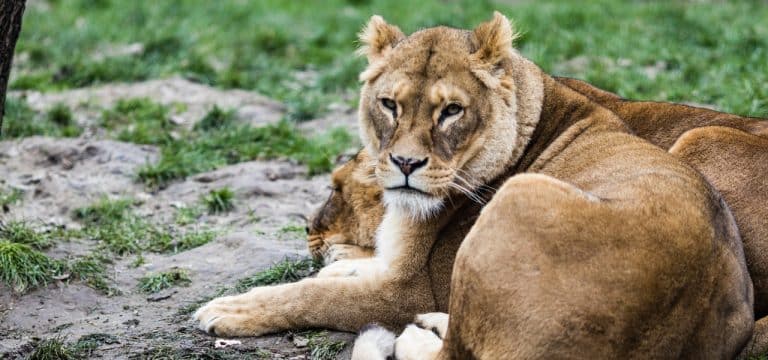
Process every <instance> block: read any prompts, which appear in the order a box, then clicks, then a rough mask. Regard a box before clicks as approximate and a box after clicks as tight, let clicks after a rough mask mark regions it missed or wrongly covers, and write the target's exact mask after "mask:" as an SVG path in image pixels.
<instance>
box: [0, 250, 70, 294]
mask: <svg viewBox="0 0 768 360" xmlns="http://www.w3.org/2000/svg"><path fill="white" fill-rule="evenodd" d="M58 269H59V265H58V263H57V262H56V261H54V260H52V259H51V258H49V257H47V256H45V255H44V254H43V253H41V252H39V251H37V250H35V249H33V248H32V247H30V246H29V245H26V244H20V243H15V242H11V241H8V240H2V239H0V281H2V282H3V283H4V284H6V285H7V286H9V287H10V288H11V289H13V291H15V292H17V293H25V292H26V291H27V290H29V289H33V288H36V287H38V286H45V285H47V284H48V283H50V282H51V281H52V280H53V275H54V274H55V273H57V272H58Z"/></svg>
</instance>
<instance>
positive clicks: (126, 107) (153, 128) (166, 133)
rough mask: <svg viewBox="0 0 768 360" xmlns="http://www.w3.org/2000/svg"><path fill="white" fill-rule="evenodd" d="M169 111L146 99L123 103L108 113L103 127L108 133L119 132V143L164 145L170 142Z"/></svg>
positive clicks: (170, 123) (103, 117)
mask: <svg viewBox="0 0 768 360" xmlns="http://www.w3.org/2000/svg"><path fill="white" fill-rule="evenodd" d="M168 112H169V109H168V108H167V107H165V106H163V105H161V104H158V103H155V102H153V101H151V100H149V99H147V98H135V99H120V100H118V101H117V103H116V104H115V105H114V107H113V108H112V109H109V110H105V111H104V112H103V113H102V116H101V124H102V126H104V127H105V128H107V129H119V130H118V133H117V139H118V140H121V141H128V142H133V143H137V144H164V143H166V142H169V141H170V140H171V130H173V128H174V126H173V123H172V122H171V121H170V120H169V118H168Z"/></svg>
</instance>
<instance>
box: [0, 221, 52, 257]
mask: <svg viewBox="0 0 768 360" xmlns="http://www.w3.org/2000/svg"><path fill="white" fill-rule="evenodd" d="M0 239H6V240H8V241H10V242H12V243H17V244H24V245H28V246H29V247H31V248H33V249H36V250H43V249H47V248H49V247H50V246H51V245H53V240H52V238H51V236H50V235H49V234H45V233H42V232H39V231H36V230H35V229H34V228H32V226H31V225H30V224H29V223H28V222H26V221H9V222H7V223H2V222H0Z"/></svg>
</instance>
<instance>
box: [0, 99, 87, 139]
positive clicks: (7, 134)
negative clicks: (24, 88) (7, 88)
mask: <svg viewBox="0 0 768 360" xmlns="http://www.w3.org/2000/svg"><path fill="white" fill-rule="evenodd" d="M80 133H82V129H81V128H80V127H79V126H77V125H76V124H75V123H74V120H73V119H72V114H71V112H70V110H69V108H67V107H66V106H65V105H62V104H58V105H55V106H54V107H52V108H51V109H50V110H49V111H48V113H46V114H38V113H36V112H35V111H34V110H32V109H31V108H30V107H29V105H27V103H26V101H25V100H23V99H19V98H15V97H8V98H7V99H6V102H5V117H4V118H3V129H2V135H0V140H5V139H13V138H21V137H27V136H34V135H45V136H55V137H77V136H79V135H80Z"/></svg>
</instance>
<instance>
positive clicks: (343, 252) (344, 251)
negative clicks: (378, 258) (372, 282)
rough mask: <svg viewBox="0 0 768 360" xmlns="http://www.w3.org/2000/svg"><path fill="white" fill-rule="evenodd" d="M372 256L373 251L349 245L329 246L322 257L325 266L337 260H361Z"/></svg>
mask: <svg viewBox="0 0 768 360" xmlns="http://www.w3.org/2000/svg"><path fill="white" fill-rule="evenodd" d="M372 256H373V249H371V248H366V247H362V246H358V245H350V244H332V245H329V246H328V248H327V249H326V250H325V253H324V255H323V261H324V263H325V265H330V264H332V263H334V262H336V261H339V260H348V259H363V258H370V257H372Z"/></svg>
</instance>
